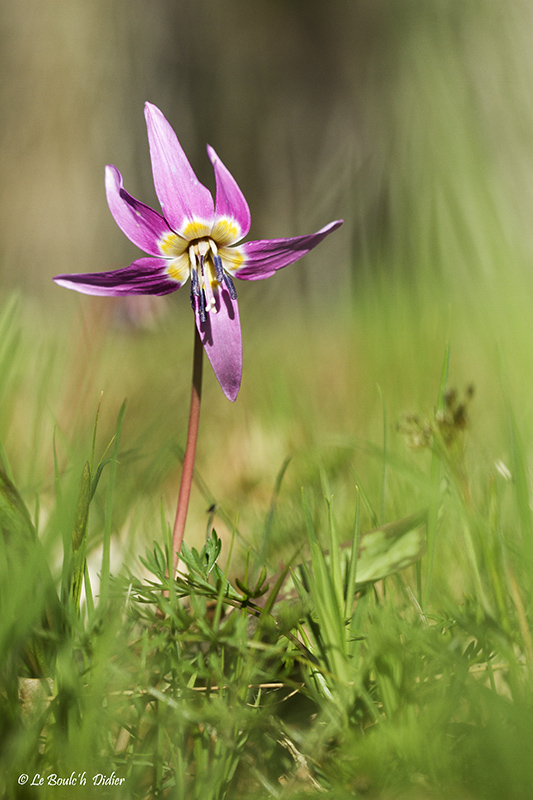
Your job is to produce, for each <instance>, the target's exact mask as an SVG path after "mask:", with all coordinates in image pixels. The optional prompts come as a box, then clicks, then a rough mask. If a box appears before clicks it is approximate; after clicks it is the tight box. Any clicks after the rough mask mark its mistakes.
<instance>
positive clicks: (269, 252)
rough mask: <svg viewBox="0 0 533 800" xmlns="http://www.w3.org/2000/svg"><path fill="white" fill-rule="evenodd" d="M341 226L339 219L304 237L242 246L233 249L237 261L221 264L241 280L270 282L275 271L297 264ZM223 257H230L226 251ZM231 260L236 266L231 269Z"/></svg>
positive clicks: (228, 251)
mask: <svg viewBox="0 0 533 800" xmlns="http://www.w3.org/2000/svg"><path fill="white" fill-rule="evenodd" d="M342 223H343V220H342V219H338V220H335V222H330V223H329V225H326V226H325V227H324V228H321V229H320V230H319V231H317V232H316V233H311V234H309V235H308V236H295V237H293V238H291V239H263V240H260V241H257V242H245V243H244V244H241V245H239V247H238V248H236V252H237V254H238V258H236V259H231V255H230V257H229V258H228V259H227V260H226V262H225V266H226V268H227V269H228V271H230V272H231V273H232V275H235V276H236V277H237V278H241V279H243V280H247V281H257V280H261V279H262V278H270V276H271V275H273V274H274V273H275V272H276V270H278V269H282V268H283V267H287V266H288V265H289V264H292V263H294V262H295V261H298V259H299V258H302V256H305V255H306V253H308V252H309V251H310V250H312V249H313V247H316V246H317V244H320V242H321V241H322V240H323V239H325V238H326V236H328V235H329V234H330V233H333V231H335V230H337V228H340V226H341V225H342ZM226 253H230V248H228V250H227V251H226ZM241 259H244V260H241ZM232 260H233V261H234V263H237V264H238V266H237V267H234V268H233V269H232V264H231V261H232ZM239 261H240V263H239Z"/></svg>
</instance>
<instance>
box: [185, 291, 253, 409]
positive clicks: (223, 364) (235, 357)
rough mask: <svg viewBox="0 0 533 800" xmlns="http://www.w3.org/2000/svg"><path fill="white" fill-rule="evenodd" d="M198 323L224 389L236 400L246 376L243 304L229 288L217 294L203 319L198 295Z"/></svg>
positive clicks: (232, 399)
mask: <svg viewBox="0 0 533 800" xmlns="http://www.w3.org/2000/svg"><path fill="white" fill-rule="evenodd" d="M194 303H195V309H194V311H195V314H194V316H195V318H196V327H197V328H198V332H199V334H200V337H201V339H202V344H203V346H204V348H205V352H206V353H207V357H208V358H209V361H210V362H211V366H212V367H213V371H214V373H215V375H216V378H217V380H218V382H219V384H220V386H221V388H222V391H223V392H224V394H225V395H226V397H227V398H228V400H231V402H232V403H233V402H234V401H235V399H236V397H237V395H238V393H239V389H240V386H241V376H242V337H241V323H240V320H239V308H238V306H237V301H236V300H232V299H231V297H230V295H229V292H228V290H227V289H226V288H223V289H221V290H219V291H218V293H217V295H216V309H217V313H216V314H214V313H213V309H212V310H211V311H208V312H207V313H206V315H205V322H202V321H201V319H200V313H199V301H198V297H194Z"/></svg>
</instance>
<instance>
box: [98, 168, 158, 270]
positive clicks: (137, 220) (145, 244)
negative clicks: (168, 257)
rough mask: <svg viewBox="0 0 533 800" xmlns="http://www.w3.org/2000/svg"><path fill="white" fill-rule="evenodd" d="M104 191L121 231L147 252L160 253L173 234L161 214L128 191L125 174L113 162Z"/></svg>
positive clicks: (106, 171)
mask: <svg viewBox="0 0 533 800" xmlns="http://www.w3.org/2000/svg"><path fill="white" fill-rule="evenodd" d="M105 190H106V195H107V202H108V204H109V210H110V211H111V213H112V215H113V218H114V220H115V222H116V223H117V225H118V227H119V228H120V229H121V231H123V233H125V234H126V236H127V237H128V239H130V241H132V242H133V244H136V245H137V247H140V248H141V250H144V251H145V253H150V254H151V255H153V256H157V255H160V254H161V250H160V248H159V242H160V240H161V239H162V237H164V236H168V234H169V233H171V230H170V228H169V227H168V225H167V223H166V221H165V220H164V218H163V217H162V216H161V214H158V213H157V211H154V210H153V208H150V207H149V206H146V205H144V203H141V202H140V201H139V200H135V198H134V197H132V196H131V195H130V194H128V192H127V191H126V190H125V189H124V185H123V182H122V175H121V174H120V172H119V170H118V169H117V168H116V167H114V166H112V165H109V166H107V167H106V168H105Z"/></svg>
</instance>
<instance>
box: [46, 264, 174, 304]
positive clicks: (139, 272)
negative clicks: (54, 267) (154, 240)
mask: <svg viewBox="0 0 533 800" xmlns="http://www.w3.org/2000/svg"><path fill="white" fill-rule="evenodd" d="M167 269H168V265H167V263H166V262H165V261H164V260H163V259H162V258H139V259H138V260H137V261H134V262H133V264H130V266H129V267H125V268H124V269H115V270H112V271H110V272H86V273H80V274H74V275H56V277H55V278H54V281H55V282H56V283H58V284H59V286H64V287H66V288H67V289H75V291H77V292H81V293H82V294H96V295H106V296H110V297H120V296H121V295H128V294H169V293H170V292H175V291H176V289H179V288H180V286H182V285H183V283H184V282H185V280H182V281H178V280H174V279H172V278H171V277H170V276H169V275H168V272H167Z"/></svg>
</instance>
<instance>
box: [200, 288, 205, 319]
mask: <svg viewBox="0 0 533 800" xmlns="http://www.w3.org/2000/svg"><path fill="white" fill-rule="evenodd" d="M199 299H200V320H201V322H205V320H206V316H205V294H204V290H203V289H202V291H201V292H200V298H199Z"/></svg>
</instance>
